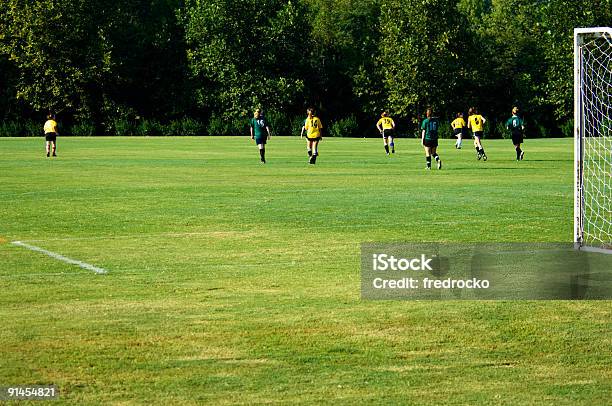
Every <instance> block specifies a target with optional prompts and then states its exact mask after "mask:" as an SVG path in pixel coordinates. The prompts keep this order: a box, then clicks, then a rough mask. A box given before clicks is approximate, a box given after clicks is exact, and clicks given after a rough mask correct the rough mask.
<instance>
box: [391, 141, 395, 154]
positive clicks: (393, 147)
mask: <svg viewBox="0 0 612 406" xmlns="http://www.w3.org/2000/svg"><path fill="white" fill-rule="evenodd" d="M391 152H395V143H393V142H392V143H391Z"/></svg>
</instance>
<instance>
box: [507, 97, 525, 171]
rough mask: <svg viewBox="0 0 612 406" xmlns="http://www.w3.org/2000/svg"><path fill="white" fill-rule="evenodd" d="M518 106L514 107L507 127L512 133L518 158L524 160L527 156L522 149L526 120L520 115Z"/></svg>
mask: <svg viewBox="0 0 612 406" xmlns="http://www.w3.org/2000/svg"><path fill="white" fill-rule="evenodd" d="M518 112H519V109H518V107H513V108H512V117H510V118H509V119H508V121H506V128H507V129H508V130H510V132H511V133H512V143H513V144H514V149H515V150H516V160H517V161H522V160H523V157H524V156H525V152H524V151H523V150H522V149H521V144H522V143H523V131H525V122H524V121H523V119H522V118H520V117H519V115H518Z"/></svg>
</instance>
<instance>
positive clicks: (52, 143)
mask: <svg viewBox="0 0 612 406" xmlns="http://www.w3.org/2000/svg"><path fill="white" fill-rule="evenodd" d="M43 128H44V130H45V150H46V151H47V158H48V157H49V153H51V152H52V153H53V156H57V153H56V151H57V136H58V131H57V121H55V114H52V113H49V114H48V115H47V121H45V125H44V127H43Z"/></svg>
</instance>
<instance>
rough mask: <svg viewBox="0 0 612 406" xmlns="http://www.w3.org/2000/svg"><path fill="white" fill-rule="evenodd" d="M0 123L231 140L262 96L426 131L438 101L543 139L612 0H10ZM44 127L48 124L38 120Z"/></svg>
mask: <svg viewBox="0 0 612 406" xmlns="http://www.w3.org/2000/svg"><path fill="white" fill-rule="evenodd" d="M0 15H1V16H2V17H1V19H0V122H1V123H2V124H1V125H0V127H1V128H0V133H11V132H26V133H27V132H28V131H30V127H31V128H32V131H35V130H34V128H35V124H31V122H32V121H33V122H36V123H39V122H40V121H41V120H42V119H44V115H45V114H46V112H47V111H53V112H56V113H57V114H58V117H59V119H60V121H61V122H62V123H64V124H65V126H67V127H68V126H69V127H70V128H71V129H72V130H71V131H72V133H73V134H77V135H93V134H96V135H102V134H119V135H129V134H141V135H162V134H176V135H199V134H204V133H206V134H213V135H230V134H238V133H240V132H242V131H243V126H244V124H245V122H246V120H247V119H248V118H249V117H250V115H251V113H252V110H253V109H254V108H255V107H259V106H261V107H263V108H264V109H265V111H266V114H267V116H268V119H269V120H270V121H271V122H272V125H273V127H274V129H275V132H276V133H279V134H289V133H294V134H295V131H296V128H299V126H300V122H301V120H303V115H304V109H305V107H307V106H310V105H312V106H314V107H315V108H317V109H318V111H319V112H320V115H321V117H322V119H323V120H324V122H326V123H330V124H331V126H330V129H331V131H332V134H333V135H339V136H350V135H362V134H363V135H367V134H373V133H375V130H374V123H375V121H376V120H377V118H378V116H379V114H380V113H381V111H382V110H387V111H389V112H390V114H391V116H393V117H394V118H396V121H397V122H398V126H399V129H400V132H403V133H405V134H412V133H414V132H415V129H416V126H417V123H418V120H419V119H420V118H421V117H422V114H423V112H424V111H425V109H426V108H427V107H429V106H432V107H433V108H434V109H435V110H436V112H437V114H438V115H439V116H440V118H442V119H444V120H447V121H450V120H451V118H452V117H453V116H454V114H455V113H456V112H458V111H465V110H467V108H468V107H469V106H478V107H479V108H480V110H481V111H482V112H483V115H485V117H488V118H489V123H490V127H489V129H488V130H489V131H488V132H489V135H490V136H501V135H502V134H503V130H502V125H501V123H502V121H503V120H505V119H506V118H507V116H508V115H509V112H510V109H511V107H512V106H513V105H518V106H519V107H520V108H521V110H522V111H523V113H524V115H525V118H526V121H527V123H528V125H529V130H528V131H529V133H530V135H531V136H534V137H537V136H551V135H571V127H572V122H571V119H572V115H573V104H572V103H573V91H572V83H573V28H574V27H585V26H610V25H612V0H290V1H281V0H207V1H201V0H3V1H2V2H0ZM36 128H37V127H36Z"/></svg>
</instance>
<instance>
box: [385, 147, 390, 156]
mask: <svg viewBox="0 0 612 406" xmlns="http://www.w3.org/2000/svg"><path fill="white" fill-rule="evenodd" d="M385 152H386V153H387V154H388V153H389V146H388V145H385Z"/></svg>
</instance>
